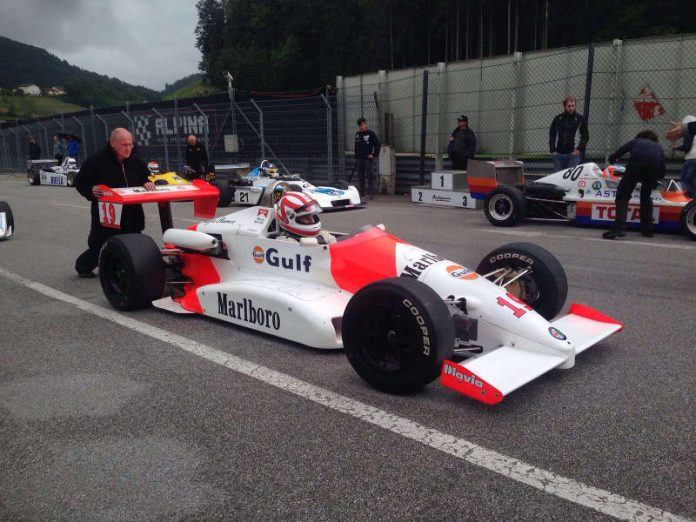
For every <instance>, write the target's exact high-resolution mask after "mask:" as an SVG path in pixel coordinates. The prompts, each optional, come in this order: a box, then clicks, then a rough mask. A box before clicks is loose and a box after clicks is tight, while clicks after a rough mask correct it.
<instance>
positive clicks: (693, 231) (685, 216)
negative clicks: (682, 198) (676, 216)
mask: <svg viewBox="0 0 696 522" xmlns="http://www.w3.org/2000/svg"><path fill="white" fill-rule="evenodd" d="M680 220H681V226H682V230H683V231H684V233H685V234H686V235H687V236H689V237H690V238H691V239H696V199H694V200H693V201H691V202H690V203H687V205H686V206H685V207H684V208H683V209H682V211H681V219H680Z"/></svg>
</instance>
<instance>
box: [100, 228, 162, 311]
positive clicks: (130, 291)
mask: <svg viewBox="0 0 696 522" xmlns="http://www.w3.org/2000/svg"><path fill="white" fill-rule="evenodd" d="M99 281H100V282H101V286H102V290H103V291H104V295H105V296H106V298H107V299H108V301H109V303H111V305H112V306H113V307H114V308H116V309H117V310H135V309H138V308H145V307H148V306H150V304H151V303H152V301H154V300H156V299H159V298H160V297H162V294H163V293H164V262H163V261H162V256H161V254H160V250H159V248H158V247H157V245H156V244H155V242H154V241H153V240H152V239H151V238H150V237H148V236H145V235H143V234H121V235H118V236H113V237H111V238H110V239H109V240H108V241H107V242H106V243H105V244H104V247H103V248H102V251H101V254H100V255H99Z"/></svg>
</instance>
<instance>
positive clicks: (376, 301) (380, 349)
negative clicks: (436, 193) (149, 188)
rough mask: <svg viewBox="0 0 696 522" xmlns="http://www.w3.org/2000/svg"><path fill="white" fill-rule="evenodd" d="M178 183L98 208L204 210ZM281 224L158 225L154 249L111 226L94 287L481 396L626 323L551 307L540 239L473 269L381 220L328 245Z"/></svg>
mask: <svg viewBox="0 0 696 522" xmlns="http://www.w3.org/2000/svg"><path fill="white" fill-rule="evenodd" d="M185 187H190V188H187V189H186V194H183V192H180V193H176V191H175V190H174V189H175V188H176V187H161V188H160V190H161V189H164V188H166V189H168V192H166V193H165V192H159V191H157V192H150V193H148V192H145V191H144V190H143V189H133V188H130V189H109V188H107V187H104V189H105V196H104V197H102V198H100V212H101V214H102V220H103V221H104V222H105V223H106V224H107V225H109V226H117V225H118V216H119V215H120V209H122V205H124V204H126V205H127V204H130V203H143V202H148V201H153V202H154V201H157V202H160V208H163V207H162V202H165V201H168V200H175V199H179V200H181V199H193V200H194V205H196V208H195V209H194V210H195V211H197V213H198V214H203V215H205V214H206V213H207V214H208V215H211V214H212V212H214V209H215V202H216V201H217V191H216V190H215V188H214V187H210V186H209V185H207V184H205V183H202V182H200V181H194V182H193V185H185ZM194 189H197V190H194ZM166 221H167V220H166V219H164V220H163V223H165V222H166ZM163 228H166V227H164V226H163ZM277 232H278V228H277V221H276V217H275V209H274V208H272V207H258V206H257V207H251V208H247V209H243V210H240V211H238V212H235V213H231V214H228V215H226V216H222V217H218V218H215V219H211V220H210V221H204V222H201V223H199V224H196V225H193V226H191V227H189V228H188V229H185V230H182V229H174V228H166V230H165V231H164V235H163V242H164V246H163V247H162V248H160V247H159V246H158V245H157V244H156V243H155V242H154V241H153V240H152V239H151V238H149V237H147V236H145V235H140V234H124V235H118V236H114V237H112V238H111V239H109V241H108V242H107V243H106V244H105V246H104V248H103V250H102V253H101V256H100V261H99V276H100V281H101V285H102V288H103V291H104V294H105V296H106V297H107V299H108V300H109V302H110V303H111V304H112V305H113V306H114V307H115V308H117V309H120V310H130V309H135V308H141V307H146V306H150V304H152V305H154V306H156V307H159V308H162V309H165V310H168V311H170V312H175V313H181V314H191V313H193V314H200V315H205V316H209V317H213V318H215V319H220V320H223V321H227V322H229V323H232V324H235V325H239V326H244V327H247V328H251V329H253V330H258V331H260V332H264V333H266V334H271V335H275V336H278V337H281V338H283V339H287V340H291V341H296V342H299V343H302V344H305V345H308V346H312V347H316V348H324V349H340V348H344V349H345V352H346V355H347V356H348V359H349V361H350V363H351V364H352V366H353V368H354V369H355V370H356V371H357V373H358V374H359V375H360V376H361V377H362V378H363V379H364V380H365V381H367V382H368V383H369V384H371V385H372V386H374V387H375V388H378V389H380V390H383V391H386V392H389V393H410V392H414V391H417V390H419V389H421V388H422V387H423V386H425V385H427V384H428V383H430V382H431V381H432V380H434V379H435V378H436V377H437V376H438V375H440V376H441V382H442V384H443V385H445V386H447V387H450V388H452V389H455V390H457V391H458V392H460V393H462V394H464V395H466V396H468V397H471V398H474V399H476V400H479V401H482V402H484V403H487V404H495V403H497V402H499V401H501V400H502V399H503V397H504V396H505V395H507V394H508V393H510V392H512V391H513V390H515V389H517V388H519V387H520V386H522V385H524V384H525V383H527V382H529V381H531V380H533V379H535V378H536V377H538V376H540V375H542V374H544V373H546V372H548V371H549V370H551V369H553V368H563V369H565V368H571V367H573V366H574V364H575V357H576V355H577V354H579V353H580V352H582V351H583V350H585V349H587V348H589V347H590V346H592V345H594V344H596V343H597V342H599V341H601V340H602V339H604V338H605V337H608V336H609V335H611V334H613V333H615V332H617V331H619V330H620V329H621V328H622V325H621V324H620V323H619V322H618V321H616V320H614V319H612V318H610V317H608V316H606V315H604V314H602V313H600V312H598V311H596V310H593V309H592V308H589V307H587V306H584V305H578V304H573V305H571V307H570V311H569V313H568V314H566V315H564V316H562V317H560V318H555V317H556V315H557V314H558V313H559V312H560V311H561V309H562V307H563V306H564V303H565V299H566V294H567V280H566V276H565V273H564V271H563V268H562V267H561V265H560V264H559V262H558V261H557V260H556V258H555V257H553V255H551V254H550V253H549V252H548V251H546V250H544V249H542V248H541V247H538V246H536V245H532V244H528V243H515V244H510V245H505V246H502V247H500V248H497V249H495V250H493V251H492V252H490V253H489V254H488V255H487V256H486V257H485V258H484V259H483V260H482V261H481V262H480V263H479V264H478V268H477V270H476V271H473V270H470V269H468V268H466V267H465V266H463V265H461V264H459V263H457V262H454V261H450V260H447V259H444V258H442V257H441V256H439V255H437V254H434V253H431V252H427V251H425V250H422V249H420V248H418V247H416V246H413V245H410V244H408V243H407V242H405V241H403V240H401V239H398V238H396V237H394V236H392V235H390V234H389V233H387V232H385V231H384V228H383V227H381V226H372V225H368V226H366V227H363V228H361V229H359V230H357V231H355V232H353V233H351V234H345V235H340V234H337V235H336V238H335V239H337V241H335V242H331V241H329V242H328V244H322V243H321V242H319V241H318V240H317V239H316V238H305V239H303V240H301V241H300V242H291V241H287V240H281V239H276V238H275V235H276V233H277ZM163 295H164V297H163Z"/></svg>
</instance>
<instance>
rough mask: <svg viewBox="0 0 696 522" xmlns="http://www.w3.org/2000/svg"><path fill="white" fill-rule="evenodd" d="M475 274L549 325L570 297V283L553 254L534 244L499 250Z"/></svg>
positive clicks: (506, 246) (491, 254) (489, 256)
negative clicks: (504, 289)
mask: <svg viewBox="0 0 696 522" xmlns="http://www.w3.org/2000/svg"><path fill="white" fill-rule="evenodd" d="M476 271H477V272H478V273H479V274H481V275H483V276H485V277H487V278H488V279H489V280H491V281H494V282H496V284H498V285H499V286H503V287H505V288H506V290H507V291H508V292H509V293H511V294H512V295H514V296H515V297H516V298H518V299H520V300H522V301H524V302H525V303H526V304H528V305H529V306H531V307H532V308H533V309H534V310H535V311H536V312H537V313H539V315H541V316H542V317H544V318H545V319H547V320H549V321H550V320H551V319H553V318H554V317H556V316H557V315H558V312H560V311H561V308H563V305H564V304H565V300H566V297H567V296H568V279H567V278H566V274H565V270H563V267H562V266H561V263H559V261H558V259H556V257H555V256H554V255H553V254H552V253H551V252H549V251H548V250H546V249H544V248H542V247H540V246H538V245H533V244H531V243H510V244H508V245H503V246H501V247H499V248H496V249H495V250H493V251H492V252H490V253H489V254H488V255H487V256H486V257H484V258H483V260H482V261H481V262H480V263H479V265H478V268H477V269H476ZM518 276H520V277H519V278H517V277H518ZM515 278H517V279H515Z"/></svg>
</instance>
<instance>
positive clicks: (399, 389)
mask: <svg viewBox="0 0 696 522" xmlns="http://www.w3.org/2000/svg"><path fill="white" fill-rule="evenodd" d="M341 329H342V332H343V346H344V348H345V351H346V355H347V356H348V360H349V361H350V364H351V365H352V366H353V368H354V369H355V371H356V372H357V373H358V375H360V377H362V378H363V379H364V380H365V381H367V383H368V384H370V385H371V386H373V387H374V388H377V389H378V390H381V391H384V392H387V393H394V394H406V393H414V392H417V391H418V390H420V389H421V388H423V387H424V386H425V385H427V384H428V383H430V382H431V381H433V380H434V379H435V378H437V376H438V375H439V374H440V370H441V367H442V362H443V361H444V360H445V359H446V358H447V357H449V356H450V355H451V353H452V349H453V346H454V327H453V325H452V319H451V315H450V313H449V310H448V309H447V305H445V303H444V302H443V300H442V298H440V296H438V295H437V294H436V293H435V291H434V290H433V289H432V288H430V287H429V286H426V285H425V284H423V283H421V282H420V281H417V280H415V279H408V278H398V277H394V278H391V279H383V280H381V281H377V282H374V283H372V284H369V285H367V286H366V287H364V288H363V289H361V290H360V291H359V292H358V293H356V294H355V295H354V296H353V297H352V298H351V300H350V301H349V302H348V306H347V307H346V311H345V313H344V314H343V323H342V328H341Z"/></svg>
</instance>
